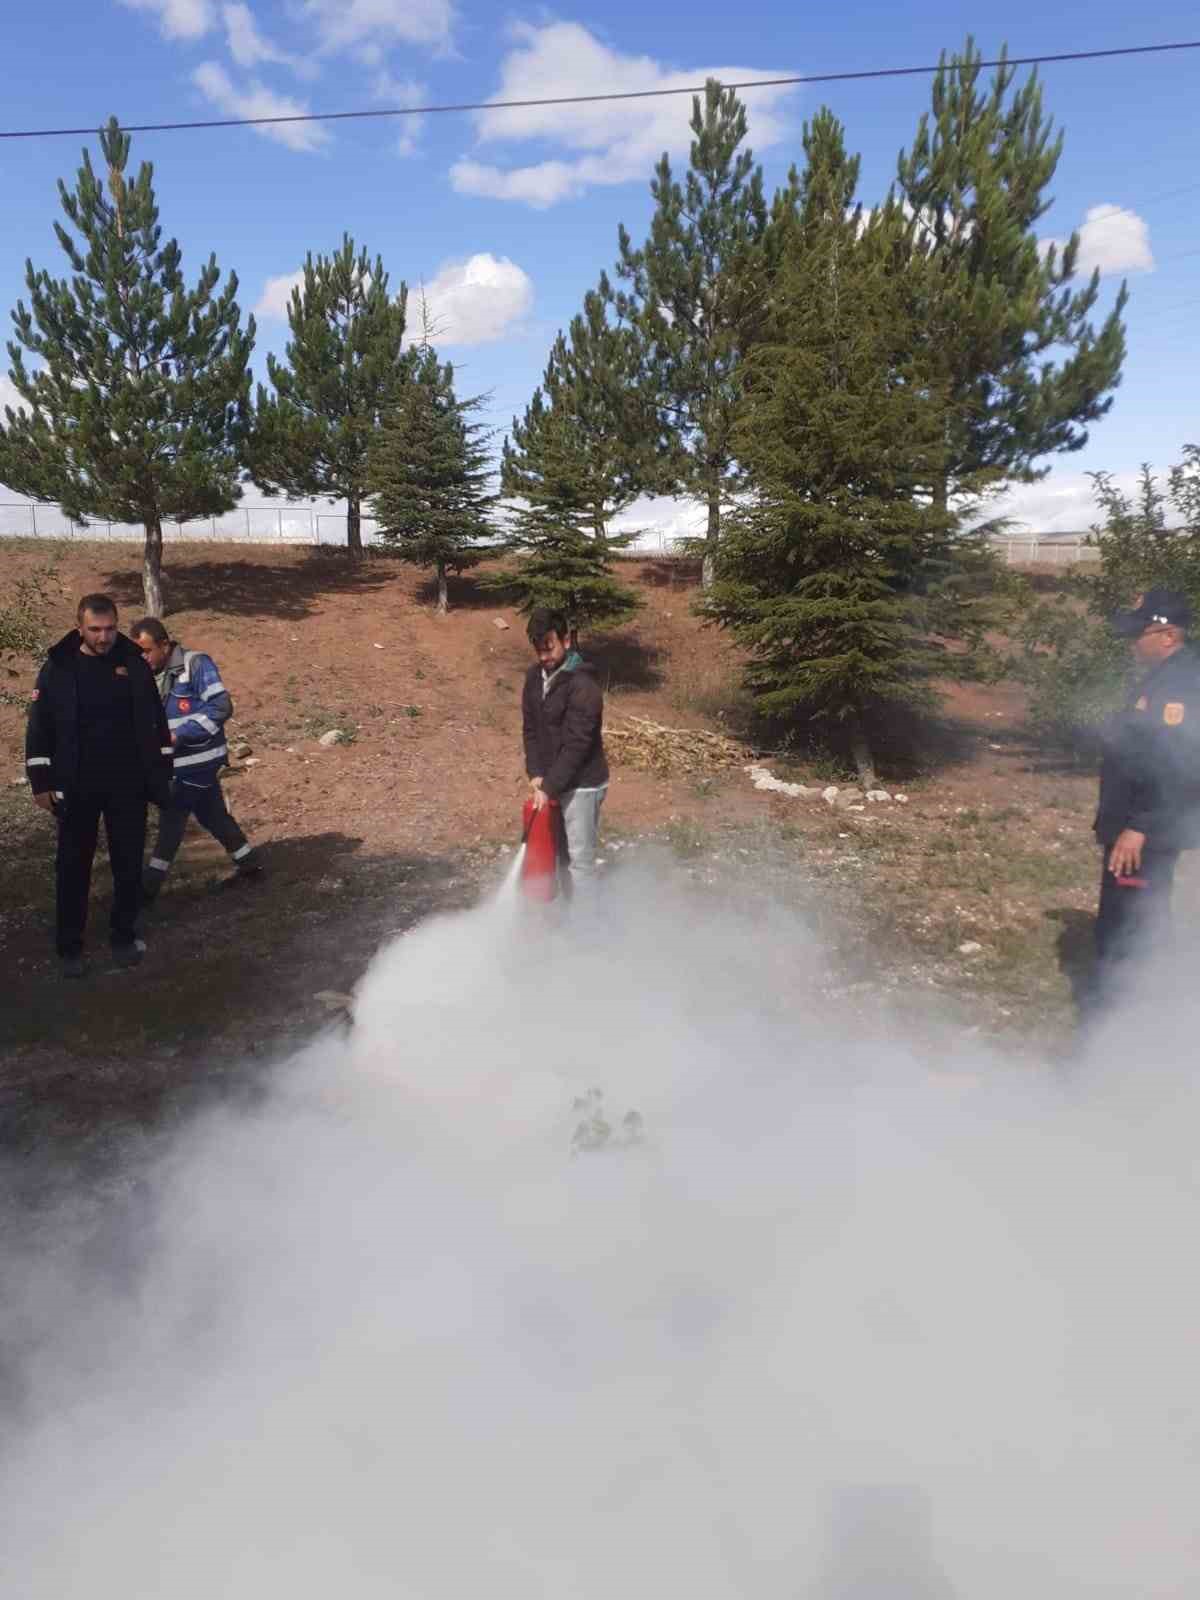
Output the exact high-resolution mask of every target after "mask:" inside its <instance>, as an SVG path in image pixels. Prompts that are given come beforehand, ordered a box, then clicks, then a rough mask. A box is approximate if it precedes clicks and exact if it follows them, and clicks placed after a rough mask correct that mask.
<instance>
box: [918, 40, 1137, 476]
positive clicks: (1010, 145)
mask: <svg viewBox="0 0 1200 1600" xmlns="http://www.w3.org/2000/svg"><path fill="white" fill-rule="evenodd" d="M980 61H981V56H980V52H979V51H978V49H977V48H976V47H975V45H974V43H973V41H972V40H970V39H968V41H967V44H966V47H965V49H964V51H963V53H962V55H961V56H957V55H956V56H952V57H951V59H950V60H949V61H948V62H947V61H946V60H945V58H944V57H943V60H942V64H941V66H940V69H939V71H938V73H937V75H936V77H935V78H934V80H933V91H932V109H931V111H930V112H928V113H925V114H924V115H923V116H922V118H921V121H920V124H919V126H918V129H917V135H916V138H915V140H914V142H913V146H912V149H911V150H910V151H908V152H902V153H901V156H900V159H899V166H898V174H897V194H898V196H899V198H900V199H901V201H902V202H903V204H904V205H905V207H906V208H907V210H908V212H909V216H910V245H909V248H910V249H911V251H912V254H913V256H914V258H915V259H916V260H917V261H918V263H921V264H923V263H930V264H932V265H933V267H934V268H935V270H934V271H933V272H932V273H923V278H924V284H925V290H924V292H925V296H926V300H925V309H924V313H923V316H922V318H921V324H920V329H919V332H920V336H921V338H922V340H923V343H924V346H925V356H926V362H927V365H928V370H929V374H930V381H931V382H933V383H934V384H936V385H937V387H938V388H939V390H940V391H941V393H942V395H943V397H944V400H945V407H946V439H945V448H944V451H943V461H942V463H941V465H940V466H939V467H938V468H937V469H936V470H935V471H934V472H933V475H932V477H931V481H930V491H931V493H933V495H934V496H935V498H936V499H937V501H938V503H939V504H941V505H945V504H946V503H947V501H948V499H949V498H950V497H951V496H953V495H954V494H955V493H956V492H957V491H958V489H959V487H960V485H962V483H963V482H964V480H968V481H970V482H973V483H978V482H979V475H980V474H981V473H984V474H986V475H987V476H988V477H990V479H991V480H992V481H993V482H999V481H1001V480H1003V479H1006V478H1007V479H1018V480H1022V481H1029V480H1031V479H1033V478H1036V477H1040V476H1042V475H1044V473H1045V472H1046V471H1047V470H1049V469H1048V467H1044V466H1042V467H1039V465H1038V464H1039V462H1041V461H1043V460H1044V458H1045V457H1046V456H1047V455H1050V454H1052V453H1055V452H1058V451H1063V450H1066V451H1071V450H1078V449H1080V448H1081V447H1082V446H1083V445H1084V444H1085V443H1086V442H1087V437H1088V435H1087V425H1088V424H1089V423H1091V422H1094V421H1096V420H1097V419H1099V418H1100V417H1103V416H1104V415H1105V413H1106V412H1107V411H1108V410H1109V408H1110V406H1111V405H1112V391H1113V389H1114V388H1115V387H1116V385H1117V383H1118V382H1119V381H1120V374H1121V365H1122V362H1123V360H1124V356H1125V330H1124V325H1123V323H1122V320H1121V313H1122V311H1123V309H1124V306H1125V302H1126V290H1125V286H1124V285H1122V287H1121V289H1120V292H1119V293H1118V295H1117V300H1116V304H1115V306H1114V308H1113V310H1112V311H1111V312H1110V313H1109V315H1108V316H1107V317H1106V318H1105V320H1104V322H1103V324H1102V325H1101V327H1100V330H1099V332H1097V331H1096V330H1095V329H1094V327H1093V325H1092V322H1091V320H1090V319H1091V314H1092V312H1093V310H1094V309H1095V306H1096V301H1097V297H1098V294H1099V274H1098V272H1093V274H1092V276H1091V278H1090V280H1089V281H1088V282H1087V284H1086V285H1084V286H1083V287H1082V288H1079V289H1074V290H1073V289H1072V288H1071V287H1070V285H1071V283H1072V280H1073V279H1074V278H1075V277H1076V274H1077V270H1078V258H1079V236H1078V235H1077V234H1075V235H1072V237H1071V238H1070V239H1069V240H1068V242H1067V244H1066V245H1065V246H1064V247H1063V248H1062V250H1061V251H1060V250H1058V249H1056V248H1051V249H1050V250H1049V251H1044V250H1043V248H1042V246H1041V245H1040V244H1039V241H1038V237H1037V231H1036V228H1037V224H1038V222H1039V221H1040V220H1041V218H1042V217H1043V216H1044V215H1045V214H1046V212H1047V210H1048V209H1049V206H1050V199H1049V196H1048V194H1047V189H1048V186H1049V184H1050V182H1051V180H1052V179H1053V177H1054V173H1055V170H1056V168H1057V166H1058V161H1059V157H1060V156H1061V154H1062V148H1063V137H1062V134H1061V133H1057V134H1056V133H1055V132H1054V128H1053V123H1052V121H1051V119H1050V118H1049V117H1048V116H1047V115H1046V113H1045V111H1044V110H1043V106H1042V91H1041V86H1040V84H1039V83H1038V81H1037V75H1036V73H1035V74H1032V75H1030V77H1029V78H1028V79H1027V80H1026V81H1025V82H1024V83H1023V84H1022V85H1021V86H1019V87H1017V88H1015V89H1014V84H1015V80H1016V68H1015V67H1011V66H1008V65H1005V66H1002V67H1000V68H999V69H998V70H997V72H996V74H995V76H994V77H993V79H992V81H991V84H990V86H988V87H986V88H985V87H984V86H983V85H982V84H981V82H980V79H981V70H982V69H981V66H980Z"/></svg>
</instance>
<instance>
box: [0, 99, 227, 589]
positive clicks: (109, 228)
mask: <svg viewBox="0 0 1200 1600" xmlns="http://www.w3.org/2000/svg"><path fill="white" fill-rule="evenodd" d="M100 151H101V155H102V158H103V171H102V172H98V171H97V170H96V169H95V168H94V167H93V166H92V162H91V158H90V156H89V154H88V152H87V151H86V150H85V151H84V152H83V165H82V166H81V167H80V168H79V171H78V175H77V178H76V182H75V188H74V189H73V190H69V189H68V188H67V187H66V185H65V184H64V183H62V182H61V181H60V182H59V186H58V189H59V198H60V201H61V204H62V209H63V213H64V215H65V216H66V219H67V223H68V224H69V227H64V226H63V225H62V224H61V223H56V224H55V230H54V231H55V233H56V234H57V236H58V242H59V244H60V245H61V246H62V249H63V253H64V254H65V256H66V258H67V260H68V262H69V263H70V267H71V274H72V275H71V277H69V278H53V277H51V276H50V274H49V273H48V272H46V271H44V270H42V271H39V270H36V269H35V268H34V266H33V263H32V262H27V263H26V268H25V282H26V286H27V288H28V291H29V304H28V306H26V304H25V303H24V302H23V301H19V302H18V304H17V307H16V309H15V311H14V312H13V326H14V329H15V332H16V338H15V340H14V341H12V342H10V343H9V346H8V352H9V355H10V357H11V358H12V371H11V374H10V375H11V378H12V381H13V384H14V385H15V386H16V389H17V392H18V393H19V394H20V396H21V398H22V399H23V400H24V401H25V405H24V406H23V407H21V408H20V409H18V410H15V411H14V410H13V409H11V408H6V411H5V419H6V420H5V423H4V425H2V426H0V482H3V483H5V484H7V485H8V487H9V488H10V489H12V490H14V491H16V492H17V493H18V494H25V495H29V496H30V497H31V498H33V499H36V500H57V501H58V502H59V503H60V504H61V505H62V508H63V511H64V512H65V514H66V515H67V516H68V517H70V518H72V519H73V520H75V521H80V522H82V521H86V520H87V519H88V518H89V517H102V518H107V519H111V520H112V521H114V522H135V523H141V525H142V526H143V528H144V529H145V546H144V556H143V565H142V584H143V605H144V606H145V609H146V611H147V612H148V613H149V614H150V615H153V616H162V615H163V612H164V608H165V607H164V596H163V578H162V540H163V534H162V525H163V521H164V519H166V518H177V519H178V520H180V521H184V520H186V519H187V518H189V517H208V516H216V515H219V514H220V513H221V512H224V511H228V510H230V509H231V508H232V507H233V506H234V505H235V504H236V502H237V499H238V497H239V495H240V493H241V491H240V489H239V487H238V446H239V439H240V435H241V432H242V428H243V425H244V422H245V418H246V413H247V410H248V403H249V376H248V371H247V363H248V361H249V358H250V351H251V349H252V347H253V344H254V319H253V318H250V319H249V320H248V322H247V324H246V327H245V330H244V331H243V329H242V327H241V313H240V311H239V309H238V304H237V299H236V296H237V278H236V277H235V276H234V274H232V273H230V274H229V276H228V278H227V279H226V281H225V285H224V287H223V288H222V289H221V290H220V291H219V292H218V287H217V286H218V283H219V281H220V277H221V274H220V271H219V269H218V267H217V263H216V259H215V258H214V257H210V258H209V260H208V262H207V263H206V265H205V266H204V267H203V268H202V269H201V271H200V276H199V278H198V279H197V280H196V282H195V285H194V286H189V285H188V284H187V283H186V282H185V281H184V276H183V270H182V257H181V252H180V249H179V246H178V244H177V243H176V241H175V240H174V239H170V240H168V241H167V242H166V243H164V242H163V239H162V229H161V227H160V225H159V218H158V203H157V200H156V198H155V194H154V169H153V168H152V166H151V165H150V164H149V163H148V162H143V163H142V165H141V167H140V168H139V170H138V174H137V177H136V178H134V179H133V180H132V182H131V181H130V180H129V179H128V178H127V177H126V171H127V168H128V164H129V151H130V139H129V135H128V134H126V133H122V132H121V129H120V127H119V126H118V124H117V122H116V120H115V119H112V120H110V121H109V123H108V125H107V126H106V127H105V128H104V129H103V130H102V131H101V133H100ZM25 352H28V353H29V354H30V355H31V356H32V357H34V359H35V361H36V363H37V365H36V366H35V367H34V368H32V369H31V368H29V367H27V366H26V365H25Z"/></svg>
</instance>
